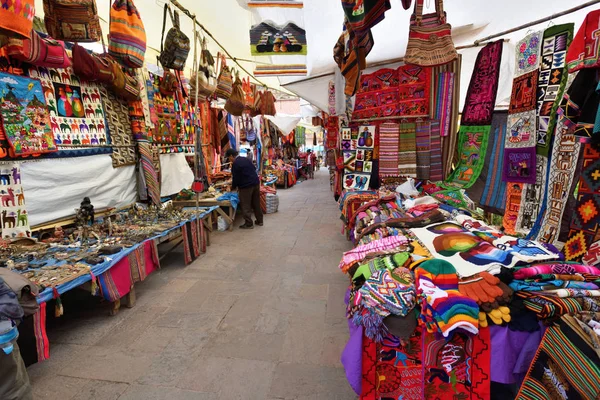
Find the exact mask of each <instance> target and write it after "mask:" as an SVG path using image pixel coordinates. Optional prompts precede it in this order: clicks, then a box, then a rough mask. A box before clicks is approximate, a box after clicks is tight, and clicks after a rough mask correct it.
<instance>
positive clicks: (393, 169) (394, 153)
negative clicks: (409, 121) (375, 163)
mask: <svg viewBox="0 0 600 400" xmlns="http://www.w3.org/2000/svg"><path fill="white" fill-rule="evenodd" d="M399 136H400V125H398V124H394V123H384V124H381V125H380V126H379V177H380V178H387V177H396V176H398V165H399V162H398V148H399V139H400V137H399Z"/></svg>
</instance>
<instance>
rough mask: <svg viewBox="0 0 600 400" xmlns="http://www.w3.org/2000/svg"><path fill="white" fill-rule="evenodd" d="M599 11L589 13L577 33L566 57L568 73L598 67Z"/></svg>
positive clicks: (599, 58)
mask: <svg viewBox="0 0 600 400" xmlns="http://www.w3.org/2000/svg"><path fill="white" fill-rule="evenodd" d="M598 30H600V10H594V11H592V12H590V13H589V14H588V15H587V16H586V17H585V20H584V21H583V24H582V25H581V27H580V28H579V30H578V31H577V34H576V35H575V38H573V43H572V44H571V46H570V47H569V51H568V52H567V55H566V61H567V67H568V69H569V73H573V72H575V71H579V70H580V69H583V68H596V67H598V65H600V44H599V43H598V37H597V35H598Z"/></svg>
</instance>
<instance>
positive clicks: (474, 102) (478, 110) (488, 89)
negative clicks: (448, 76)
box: [461, 40, 504, 126]
mask: <svg viewBox="0 0 600 400" xmlns="http://www.w3.org/2000/svg"><path fill="white" fill-rule="evenodd" d="M503 44H504V40H498V41H496V42H492V43H488V44H487V45H486V46H485V47H484V48H483V49H481V51H480V52H479V54H478V55H477V60H476V61H475V69H474V70H473V75H472V76H471V82H470V83H469V89H468V91H467V97H466V100H465V107H464V109H463V113H462V119H461V124H462V125H479V126H481V125H489V124H491V123H492V114H493V112H494V107H495V106H496V94H497V93H498V78H499V77H500V63H501V61H502V46H503Z"/></svg>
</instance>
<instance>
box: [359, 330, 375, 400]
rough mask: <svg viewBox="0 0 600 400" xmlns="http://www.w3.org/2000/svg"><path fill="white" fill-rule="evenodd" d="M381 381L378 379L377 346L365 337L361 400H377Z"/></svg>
mask: <svg viewBox="0 0 600 400" xmlns="http://www.w3.org/2000/svg"><path fill="white" fill-rule="evenodd" d="M378 386H379V380H378V378H377V344H376V343H375V341H373V340H371V339H369V338H368V337H367V336H366V335H365V336H363V348H362V385H361V394H360V400H376V399H377V398H378V397H377V387H378Z"/></svg>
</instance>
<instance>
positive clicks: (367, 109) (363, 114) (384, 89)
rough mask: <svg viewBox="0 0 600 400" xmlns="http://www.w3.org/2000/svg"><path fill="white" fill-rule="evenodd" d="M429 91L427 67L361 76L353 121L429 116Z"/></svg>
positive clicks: (403, 67) (429, 83)
mask: <svg viewBox="0 0 600 400" xmlns="http://www.w3.org/2000/svg"><path fill="white" fill-rule="evenodd" d="M430 90H431V69H429V68H423V67H418V66H414V65H403V66H401V67H399V68H398V69H395V70H394V69H387V68H386V69H381V70H379V71H377V72H374V73H372V74H365V75H362V76H361V78H360V84H359V89H358V92H357V94H356V102H355V105H354V113H353V118H354V119H364V118H380V117H390V116H404V117H429V114H430V103H431V96H430Z"/></svg>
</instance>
